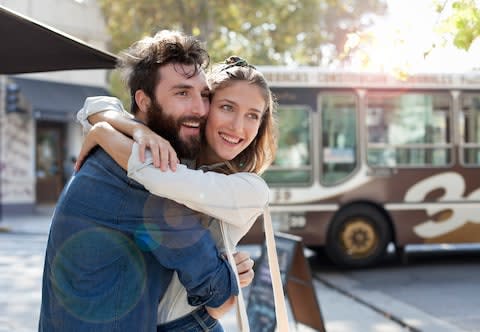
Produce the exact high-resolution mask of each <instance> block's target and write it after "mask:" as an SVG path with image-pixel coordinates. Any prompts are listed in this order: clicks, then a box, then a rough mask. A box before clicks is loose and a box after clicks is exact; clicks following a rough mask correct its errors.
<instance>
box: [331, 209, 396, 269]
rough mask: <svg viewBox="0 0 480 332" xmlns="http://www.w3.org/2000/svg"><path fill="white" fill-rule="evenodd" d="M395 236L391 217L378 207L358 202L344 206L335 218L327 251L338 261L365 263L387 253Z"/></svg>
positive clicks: (332, 258)
mask: <svg viewBox="0 0 480 332" xmlns="http://www.w3.org/2000/svg"><path fill="white" fill-rule="evenodd" d="M391 236H392V235H391V231H390V226H389V224H388V221H387V220H386V218H385V216H384V215H383V214H382V213H381V212H380V211H379V210H378V209H377V208H375V207H374V206H372V205H367V204H361V205H359V204H356V205H352V206H349V207H346V208H345V209H343V210H340V212H339V213H338V214H337V215H336V216H335V217H334V219H333V220H332V223H331V224H330V227H329V229H328V234H327V243H326V247H325V251H326V253H327V256H328V257H329V258H330V259H331V260H332V261H333V263H335V264H337V265H340V266H344V267H365V266H369V265H373V264H375V263H377V262H378V261H379V259H380V258H382V257H383V256H384V254H385V252H386V248H387V245H388V243H389V242H390V240H391Z"/></svg>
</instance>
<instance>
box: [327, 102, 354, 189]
mask: <svg viewBox="0 0 480 332" xmlns="http://www.w3.org/2000/svg"><path fill="white" fill-rule="evenodd" d="M356 105H357V103H356V96H355V95H354V94H353V93H332V94H328V95H327V94H322V95H321V112H322V117H321V119H322V131H321V132H322V153H321V158H322V172H321V177H320V181H321V183H322V184H323V185H325V186H331V185H334V184H337V183H339V182H341V181H343V180H344V179H345V178H347V177H348V176H349V175H350V174H351V173H352V172H353V170H354V169H355V168H356V166H357V115H356V114H357V112H356Z"/></svg>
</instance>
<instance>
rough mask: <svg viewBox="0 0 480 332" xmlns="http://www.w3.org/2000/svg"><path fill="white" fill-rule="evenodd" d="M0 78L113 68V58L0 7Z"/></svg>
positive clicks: (114, 61) (108, 54) (114, 62)
mask: <svg viewBox="0 0 480 332" xmlns="http://www.w3.org/2000/svg"><path fill="white" fill-rule="evenodd" d="M0 43H1V45H2V46H1V50H0V74H19V73H32V72H41V71H53V70H69V69H102V68H103V69H109V68H114V67H115V64H116V60H117V59H116V57H115V56H114V55H112V54H110V53H107V52H103V51H101V50H99V49H96V48H94V47H92V46H90V45H88V44H86V43H84V42H82V41H80V40H78V39H76V38H74V37H72V36H69V35H67V34H65V33H63V32H60V31H58V30H55V29H53V28H51V27H48V26H46V25H44V24H41V23H39V22H36V21H34V20H32V19H30V18H28V17H26V16H23V15H20V14H18V13H15V12H13V11H11V10H9V9H7V8H5V7H3V6H1V5H0Z"/></svg>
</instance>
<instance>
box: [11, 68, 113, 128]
mask: <svg viewBox="0 0 480 332" xmlns="http://www.w3.org/2000/svg"><path fill="white" fill-rule="evenodd" d="M10 79H11V80H13V81H14V82H15V83H17V84H18V86H19V87H20V93H21V94H23V95H24V97H25V98H26V100H27V102H28V103H29V104H30V105H31V106H32V110H33V116H34V117H35V118H36V119H37V120H48V121H61V122H70V121H73V120H75V115H76V113H77V111H78V110H79V109H80V108H82V106H83V103H84V101H85V98H87V97H91V96H99V95H104V96H106V95H110V93H109V92H108V91H107V90H106V89H104V88H101V87H96V86H88V85H78V84H67V83H58V82H50V81H41V80H32V79H25V78H17V77H10Z"/></svg>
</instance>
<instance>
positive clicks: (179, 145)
mask: <svg viewBox="0 0 480 332" xmlns="http://www.w3.org/2000/svg"><path fill="white" fill-rule="evenodd" d="M147 121H148V123H147V126H148V127H149V128H150V129H151V130H153V131H154V132H155V133H157V134H158V135H160V136H162V137H163V138H164V139H166V140H167V141H169V142H170V145H171V146H172V147H173V148H174V149H175V151H176V152H177V156H178V157H179V158H185V159H196V158H197V156H198V153H199V152H200V146H201V142H202V139H201V136H202V135H198V136H197V137H195V136H189V137H188V138H187V141H184V140H182V139H181V138H180V137H179V133H180V129H181V127H182V123H183V122H185V121H196V122H199V123H200V133H203V130H204V129H205V118H201V117H196V116H184V117H180V118H178V119H175V118H174V117H173V116H170V115H165V114H164V112H163V108H162V106H161V105H159V104H158V103H157V102H156V101H155V100H154V101H153V102H152V104H151V105H150V107H149V109H148V120H147Z"/></svg>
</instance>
